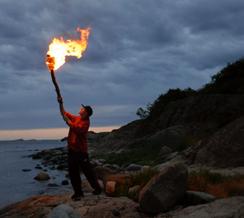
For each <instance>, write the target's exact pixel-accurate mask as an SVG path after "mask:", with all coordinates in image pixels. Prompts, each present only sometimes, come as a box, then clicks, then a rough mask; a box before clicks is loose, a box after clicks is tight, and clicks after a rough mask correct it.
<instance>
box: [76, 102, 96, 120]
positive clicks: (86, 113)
mask: <svg viewBox="0 0 244 218" xmlns="http://www.w3.org/2000/svg"><path fill="white" fill-rule="evenodd" d="M79 114H80V116H81V118H82V119H87V118H88V117H90V116H91V115H92V114H93V110H92V108H91V107H90V106H88V105H86V106H85V105H83V104H82V107H81V108H80V111H79Z"/></svg>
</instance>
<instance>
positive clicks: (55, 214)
mask: <svg viewBox="0 0 244 218" xmlns="http://www.w3.org/2000/svg"><path fill="white" fill-rule="evenodd" d="M47 218H80V214H79V213H78V212H77V211H75V210H74V209H73V208H72V207H71V206H69V205H67V204H60V205H58V206H57V207H55V208H54V209H53V210H52V211H51V212H50V213H49V214H48V216H47Z"/></svg>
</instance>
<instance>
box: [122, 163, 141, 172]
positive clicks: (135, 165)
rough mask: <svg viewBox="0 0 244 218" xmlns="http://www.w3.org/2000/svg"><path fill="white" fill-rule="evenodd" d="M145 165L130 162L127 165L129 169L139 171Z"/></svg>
mask: <svg viewBox="0 0 244 218" xmlns="http://www.w3.org/2000/svg"><path fill="white" fill-rule="evenodd" d="M142 167H143V166H141V165H139V164H130V165H129V166H128V167H126V170H127V171H138V170H141V169H142Z"/></svg>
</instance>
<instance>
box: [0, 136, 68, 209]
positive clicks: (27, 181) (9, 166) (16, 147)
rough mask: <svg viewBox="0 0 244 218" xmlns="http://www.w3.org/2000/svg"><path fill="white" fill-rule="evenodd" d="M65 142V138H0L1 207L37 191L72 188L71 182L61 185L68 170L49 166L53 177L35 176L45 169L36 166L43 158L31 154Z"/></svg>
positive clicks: (45, 192)
mask: <svg viewBox="0 0 244 218" xmlns="http://www.w3.org/2000/svg"><path fill="white" fill-rule="evenodd" d="M64 146H66V145H65V142H64V143H62V142H60V141H58V140H15V141H0V208H3V207H5V206H7V205H9V204H12V203H15V202H18V201H21V200H24V199H26V198H28V197H31V196H35V195H42V194H57V193H59V194H60V193H65V192H71V190H72V188H71V185H70V184H69V185H67V186H63V185H61V183H62V181H63V180H67V178H66V177H65V175H66V174H67V172H64V171H58V170H51V169H49V168H46V170H47V173H48V174H49V175H50V177H51V179H50V180H48V181H43V182H40V181H36V180H34V177H35V176H36V175H37V174H38V173H39V172H40V171H41V170H40V169H36V168H35V167H36V166H37V164H40V160H33V159H32V158H31V157H29V156H30V155H31V154H33V153H36V152H38V151H41V150H44V149H50V148H58V147H64ZM44 169H45V168H44ZM53 184H55V185H53Z"/></svg>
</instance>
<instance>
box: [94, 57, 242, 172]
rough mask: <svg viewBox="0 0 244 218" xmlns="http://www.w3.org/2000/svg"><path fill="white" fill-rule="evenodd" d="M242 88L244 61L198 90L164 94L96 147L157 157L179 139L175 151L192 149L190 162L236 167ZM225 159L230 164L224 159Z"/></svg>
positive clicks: (239, 155) (239, 149)
mask: <svg viewBox="0 0 244 218" xmlns="http://www.w3.org/2000/svg"><path fill="white" fill-rule="evenodd" d="M243 84H244V60H240V61H237V62H235V63H233V64H232V65H229V66H227V67H226V68H224V69H223V70H222V71H220V72H219V73H217V74H216V75H215V76H213V77H212V81H211V82H210V83H209V84H206V85H205V86H204V88H202V89H200V90H198V91H194V90H190V89H188V90H179V89H176V90H169V92H168V93H166V94H164V95H161V96H159V98H158V99H156V100H155V102H154V103H153V104H152V105H151V107H150V108H149V116H148V117H147V118H146V119H141V120H137V121H134V122H132V123H130V124H128V125H126V126H123V127H121V128H120V129H118V130H115V131H113V132H112V133H109V134H107V135H104V136H103V137H102V138H101V140H100V141H99V142H98V143H97V145H96V146H97V147H99V148H100V149H102V150H103V151H113V152H114V151H115V152H116V151H120V152H121V149H122V150H123V149H127V150H128V149H135V148H136V147H137V148H139V147H143V146H144V147H145V146H146V147H150V146H151V148H152V149H158V150H157V152H159V151H160V148H162V147H163V146H165V145H166V146H167V147H170V148H171V151H172V152H175V151H178V152H179V149H177V146H176V145H175V141H177V140H174V138H180V140H181V141H178V143H179V144H182V145H183V144H184V145H183V146H178V148H179V147H180V148H181V149H180V151H182V150H184V148H189V147H191V146H192V147H193V148H194V149H192V150H193V151H194V152H193V153H194V154H191V155H190V156H191V159H190V160H189V162H190V163H201V164H205V165H211V166H220V167H228V166H229V167H231V166H233V167H234V166H242V165H243V164H244V161H243V158H242V157H243V156H244V150H243V144H244V137H243V136H242V135H244V134H243V133H242V128H243V127H244V119H243V118H242V117H244V85H243ZM179 128H180V129H181V130H180V131H178V129H179ZM162 132H163V134H161V133H162ZM165 132H167V134H168V135H167V134H166V135H165ZM159 133H160V134H159ZM182 134H183V136H182ZM155 137H156V138H157V140H155ZM186 139H187V140H186ZM186 143H188V144H186ZM142 145H143V146H142ZM196 145H197V146H196ZM219 151H221V152H222V153H221V155H220V152H219ZM226 155H227V156H228V158H229V159H230V161H226V160H225V157H226ZM142 158H143V157H142ZM157 158H158V157H157Z"/></svg>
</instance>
